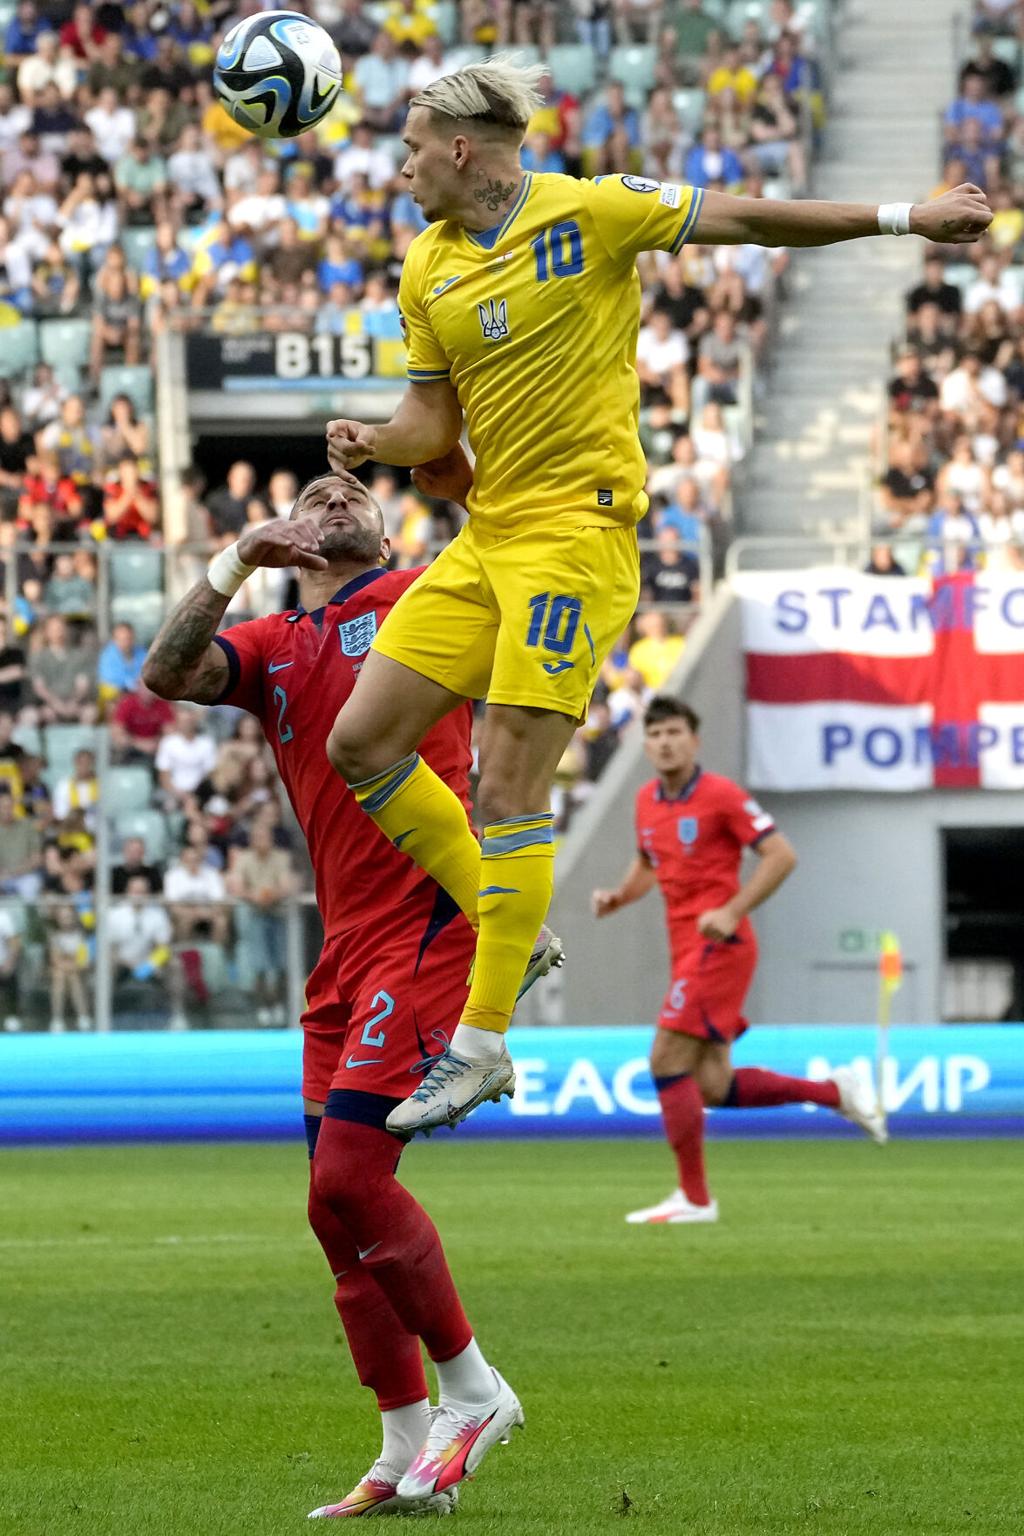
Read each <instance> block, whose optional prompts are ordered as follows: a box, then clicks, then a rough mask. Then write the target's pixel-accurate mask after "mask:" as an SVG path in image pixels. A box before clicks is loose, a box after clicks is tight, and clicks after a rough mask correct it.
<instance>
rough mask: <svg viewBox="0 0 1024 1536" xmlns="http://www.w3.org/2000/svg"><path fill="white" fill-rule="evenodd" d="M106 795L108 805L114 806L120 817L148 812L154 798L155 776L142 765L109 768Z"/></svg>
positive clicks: (105, 780) (105, 778) (105, 783)
mask: <svg viewBox="0 0 1024 1536" xmlns="http://www.w3.org/2000/svg"><path fill="white" fill-rule="evenodd" d="M104 794H105V796H106V802H107V804H108V805H111V806H114V807H115V808H116V810H117V813H118V815H126V814H127V813H128V812H129V811H144V810H148V809H149V806H150V802H151V800H152V798H153V775H152V774H151V773H150V771H149V769H148V768H146V767H144V766H143V765H142V764H139V765H137V766H136V765H135V764H129V765H127V766H125V767H114V768H108V769H107V771H106V774H105V776H104Z"/></svg>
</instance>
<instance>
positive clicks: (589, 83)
mask: <svg viewBox="0 0 1024 1536" xmlns="http://www.w3.org/2000/svg"><path fill="white" fill-rule="evenodd" d="M548 68H549V69H550V71H551V78H552V80H554V82H555V84H556V85H557V86H558V88H559V90H561V91H568V92H569V94H570V95H571V96H583V95H585V94H586V92H587V91H591V90H593V88H594V82H595V80H596V79H597V71H596V66H595V63H594V50H593V48H588V47H587V45H586V44H585V43H557V44H556V45H555V47H554V48H552V49H551V51H550V52H549V54H548Z"/></svg>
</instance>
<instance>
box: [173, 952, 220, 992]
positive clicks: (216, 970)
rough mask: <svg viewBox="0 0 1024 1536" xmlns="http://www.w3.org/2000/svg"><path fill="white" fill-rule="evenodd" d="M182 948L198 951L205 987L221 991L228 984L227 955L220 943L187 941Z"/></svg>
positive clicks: (212, 990) (213, 990)
mask: <svg viewBox="0 0 1024 1536" xmlns="http://www.w3.org/2000/svg"><path fill="white" fill-rule="evenodd" d="M182 948H184V949H194V950H196V951H198V954H199V961H200V964H201V965H202V968H203V980H204V981H205V983H206V985H207V987H208V988H209V990H210V991H211V992H223V991H224V989H225V988H226V987H227V986H228V985H229V984H230V980H231V978H230V977H229V975H228V957H227V955H226V954H225V953H224V950H223V948H222V947H221V945H220V944H210V943H206V942H203V943H198V944H197V943H192V942H188V943H186V944H184V945H183V946H182Z"/></svg>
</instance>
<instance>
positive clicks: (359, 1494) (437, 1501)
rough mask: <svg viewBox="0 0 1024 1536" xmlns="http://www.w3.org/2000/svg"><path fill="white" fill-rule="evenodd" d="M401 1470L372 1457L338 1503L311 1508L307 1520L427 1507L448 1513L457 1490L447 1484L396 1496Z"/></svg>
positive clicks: (441, 1512)
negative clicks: (423, 1493)
mask: <svg viewBox="0 0 1024 1536" xmlns="http://www.w3.org/2000/svg"><path fill="white" fill-rule="evenodd" d="M401 1480H402V1474H401V1472H400V1471H399V1470H398V1468H397V1467H391V1466H389V1465H388V1463H387V1462H386V1461H375V1462H374V1464H373V1466H372V1467H371V1468H370V1470H369V1472H367V1474H366V1476H365V1477H364V1478H361V1479H360V1481H359V1482H358V1483H357V1484H356V1486H355V1487H354V1488H353V1489H352V1492H351V1493H349V1494H346V1496H345V1497H344V1498H343V1499H342V1501H341V1503H340V1504H324V1505H323V1506H322V1507H321V1508H320V1509H314V1510H313V1511H312V1512H311V1513H310V1515H309V1517H308V1518H309V1519H310V1520H348V1519H352V1518H353V1517H355V1516H356V1515H389V1514H394V1515H397V1514H411V1513H412V1512H414V1511H419V1510H423V1511H428V1510H429V1511H430V1513H431V1514H434V1515H450V1514H451V1513H452V1511H453V1510H454V1508H455V1506H456V1504H457V1503H458V1502H459V1490H458V1489H457V1488H447V1489H445V1490H444V1492H442V1493H434V1494H430V1495H429V1496H428V1497H427V1498H424V1499H420V1500H418V1501H416V1502H413V1501H411V1500H409V1499H400V1498H399V1497H398V1485H399V1483H400V1482H401Z"/></svg>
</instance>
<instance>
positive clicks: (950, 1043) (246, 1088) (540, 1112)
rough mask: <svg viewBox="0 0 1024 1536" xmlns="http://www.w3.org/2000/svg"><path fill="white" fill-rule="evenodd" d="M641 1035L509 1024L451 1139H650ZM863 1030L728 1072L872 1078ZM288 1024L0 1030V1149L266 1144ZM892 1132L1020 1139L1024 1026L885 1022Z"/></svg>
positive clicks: (731, 1128) (281, 1108)
mask: <svg viewBox="0 0 1024 1536" xmlns="http://www.w3.org/2000/svg"><path fill="white" fill-rule="evenodd" d="M650 1038H651V1031H650V1029H649V1028H647V1027H643V1026H638V1025H624V1026H622V1027H616V1028H593V1029H586V1028H576V1029H568V1028H566V1029H536V1028H523V1029H516V1030H515V1031H514V1033H513V1053H514V1056H515V1060H516V1070H517V1073H518V1087H517V1091H516V1096H515V1098H514V1100H512V1101H511V1102H510V1101H508V1100H503V1101H502V1103H501V1105H500V1106H495V1105H486V1106H484V1108H483V1109H481V1110H479V1111H478V1112H477V1113H476V1114H475V1115H474V1116H473V1117H472V1118H471V1119H470V1120H469V1121H467V1122H466V1124H465V1125H464V1126H463V1127H461V1128H460V1131H459V1134H460V1135H468V1136H477V1137H485V1138H486V1137H517V1136H558V1137H563V1136H570V1137H571V1136H602V1137H605V1136H656V1135H660V1134H661V1122H660V1118H659V1113H658V1103H657V1099H656V1098H655V1095H654V1088H653V1085H652V1083H651V1079H650V1075H649V1073H648V1070H647V1049H648V1046H649V1042H650ZM875 1045H876V1032H875V1030H874V1029H873V1028H868V1027H859V1026H850V1027H845V1026H826V1025H822V1026H807V1025H775V1026H762V1027H760V1028H758V1029H755V1030H754V1031H753V1032H752V1033H751V1034H750V1035H749V1036H747V1037H746V1038H745V1039H744V1040H742V1041H741V1042H740V1044H739V1046H738V1047H737V1050H736V1060H737V1064H738V1065H742V1064H745V1063H750V1064H754V1063H756V1064H757V1065H759V1066H763V1067H768V1068H771V1069H773V1070H775V1071H778V1072H786V1073H792V1074H796V1075H799V1076H809V1077H823V1076H825V1075H826V1074H827V1072H828V1071H829V1070H830V1069H831V1068H833V1067H836V1066H839V1065H844V1064H853V1065H855V1066H856V1067H857V1068H858V1070H860V1071H861V1072H863V1073H865V1074H866V1075H868V1076H869V1077H870V1075H871V1073H872V1072H873V1070H874V1059H875ZM301 1046H302V1041H301V1036H300V1035H299V1033H298V1031H296V1030H285V1031H280V1032H272V1033H267V1032H261V1031H255V1030H238V1031H224V1032H197V1033H194V1034H158V1033H153V1034H129V1033H123V1034H122V1033H117V1032H115V1033H113V1034H109V1035H58V1036H49V1035H22V1036H14V1037H7V1038H5V1039H0V1144H3V1143H6V1144H9V1145H16V1144H22V1145H24V1144H32V1143H37V1144H44V1143H62V1142H63V1143H66V1142H75V1141H177V1140H209V1139H219V1140H264V1139H270V1138H291V1137H295V1136H300V1135H301V1133H302V1119H301V1115H302V1110H301V1103H300V1101H299V1097H298V1092H299V1065H300V1054H301ZM884 1090H885V1101H886V1107H887V1109H888V1112H889V1115H890V1125H891V1129H892V1133H893V1135H894V1136H1024V1025H1001V1026H993V1025H952V1026H946V1027H942V1028H931V1027H921V1028H899V1029H893V1031H892V1033H891V1036H890V1040H889V1053H888V1056H887V1059H886V1061H885V1067H884ZM709 1130H710V1132H711V1134H712V1135H722V1136H809V1137H819V1136H836V1135H839V1136H841V1135H854V1134H857V1133H856V1132H854V1131H853V1130H852V1129H851V1128H850V1127H849V1126H847V1125H846V1124H845V1123H844V1122H843V1121H841V1120H840V1119H839V1118H838V1117H837V1116H836V1115H834V1114H832V1113H831V1112H829V1111H828V1110H819V1109H815V1108H814V1107H806V1106H803V1105H797V1106H786V1107H784V1108H780V1109H770V1110H724V1109H723V1110H716V1111H714V1112H713V1113H712V1114H711V1115H710V1116H709Z"/></svg>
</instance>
